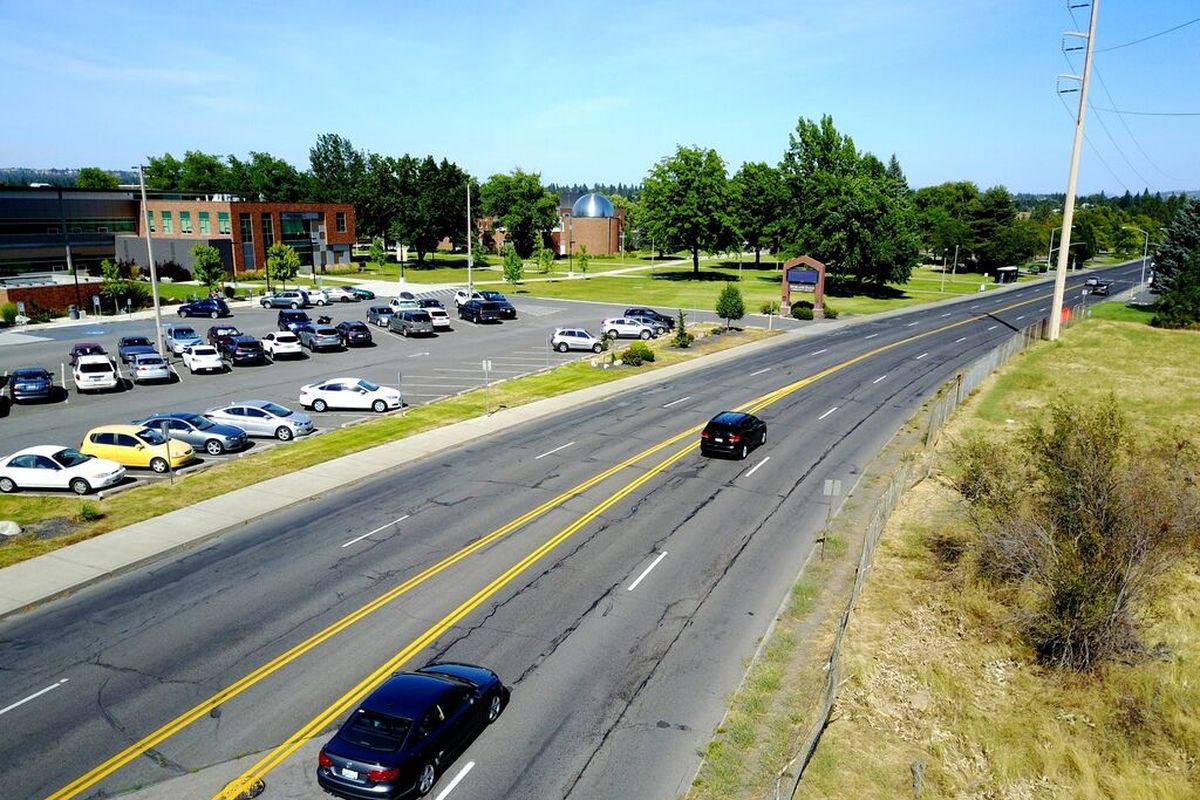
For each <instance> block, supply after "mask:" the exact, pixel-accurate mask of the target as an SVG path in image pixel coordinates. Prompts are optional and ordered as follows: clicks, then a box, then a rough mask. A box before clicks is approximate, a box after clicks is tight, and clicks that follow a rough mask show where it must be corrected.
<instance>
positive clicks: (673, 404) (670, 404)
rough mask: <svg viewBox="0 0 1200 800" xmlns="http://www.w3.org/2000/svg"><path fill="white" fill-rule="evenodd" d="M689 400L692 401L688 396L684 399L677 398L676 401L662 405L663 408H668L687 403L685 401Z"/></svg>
mask: <svg viewBox="0 0 1200 800" xmlns="http://www.w3.org/2000/svg"><path fill="white" fill-rule="evenodd" d="M691 399H692V396H691V395H690V394H689V395H687V396H686V397H681V398H679V399H678V400H672V401H671V402H669V403H664V404H663V408H670V407H671V406H676V405H679V404H680V403H682V402H684V401H687V400H691Z"/></svg>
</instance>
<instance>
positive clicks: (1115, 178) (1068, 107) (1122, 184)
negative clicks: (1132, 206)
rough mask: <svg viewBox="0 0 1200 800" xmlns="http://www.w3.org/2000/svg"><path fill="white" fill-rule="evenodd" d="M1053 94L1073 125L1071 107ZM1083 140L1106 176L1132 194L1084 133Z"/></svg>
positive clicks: (1073, 117)
mask: <svg viewBox="0 0 1200 800" xmlns="http://www.w3.org/2000/svg"><path fill="white" fill-rule="evenodd" d="M1054 94H1055V95H1056V96H1057V97H1058V100H1059V102H1060V103H1062V106H1063V110H1064V111H1066V112H1067V117H1069V118H1070V120H1071V122H1072V123H1073V122H1074V121H1075V113H1074V112H1073V111H1071V107H1070V106H1068V105H1067V101H1066V100H1064V99H1063V96H1062V94H1061V93H1060V92H1055V93H1054ZM1088 105H1091V104H1090V103H1089V104H1088ZM1083 140H1084V141H1085V142H1087V145H1088V147H1090V148H1091V149H1092V155H1094V156H1096V158H1097V159H1099V160H1100V163H1101V164H1103V165H1104V168H1105V169H1106V170H1108V174H1109V175H1112V177H1113V180H1114V181H1116V182H1117V183H1119V184H1121V188H1122V189H1124V190H1125V191H1127V192H1130V194H1132V191H1131V190H1130V188H1129V187H1128V186H1126V185H1125V181H1123V180H1121V179H1120V178H1119V177H1118V176H1117V173H1115V172H1113V168H1112V167H1110V166H1109V165H1108V162H1107V161H1105V160H1104V156H1102V155H1100V151H1099V150H1097V149H1096V145H1094V144H1092V140H1091V138H1090V137H1089V136H1088V135H1087V134H1086V133H1085V134H1084V135H1083Z"/></svg>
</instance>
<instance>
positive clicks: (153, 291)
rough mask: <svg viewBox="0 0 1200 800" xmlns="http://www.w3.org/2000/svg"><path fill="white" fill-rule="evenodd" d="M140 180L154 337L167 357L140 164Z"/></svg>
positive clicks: (148, 215)
mask: <svg viewBox="0 0 1200 800" xmlns="http://www.w3.org/2000/svg"><path fill="white" fill-rule="evenodd" d="M137 171H138V181H139V182H140V183H141V185H142V224H143V225H145V226H146V260H147V261H149V262H150V296H151V297H153V298H154V339H155V343H156V344H157V345H158V352H160V353H162V354H163V356H164V357H165V356H166V355H167V352H166V349H165V348H164V347H163V328H162V306H160V305H159V304H158V267H156V266H154V250H153V249H152V245H151V244H150V207H149V205H148V204H147V203H146V173H145V172H143V171H142V165H141V164H138V167H137Z"/></svg>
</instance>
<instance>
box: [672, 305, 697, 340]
mask: <svg viewBox="0 0 1200 800" xmlns="http://www.w3.org/2000/svg"><path fill="white" fill-rule="evenodd" d="M694 341H696V335H695V334H693V333H692V332H691V331H689V330H688V329H687V324H686V323H685V322H684V316H683V309H682V308H681V309H679V317H678V318H677V319H676V320H675V334H674V335H673V336H672V337H671V344H672V345H674V346H675V347H691V345H692V342H694Z"/></svg>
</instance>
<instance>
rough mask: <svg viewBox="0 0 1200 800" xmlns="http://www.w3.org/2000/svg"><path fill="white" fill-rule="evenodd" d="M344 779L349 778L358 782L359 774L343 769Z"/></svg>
mask: <svg viewBox="0 0 1200 800" xmlns="http://www.w3.org/2000/svg"><path fill="white" fill-rule="evenodd" d="M342 777H343V778H349V779H350V780H352V781H356V780H358V773H357V772H355V771H354V770H352V769H346V768H345V767H342Z"/></svg>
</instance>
